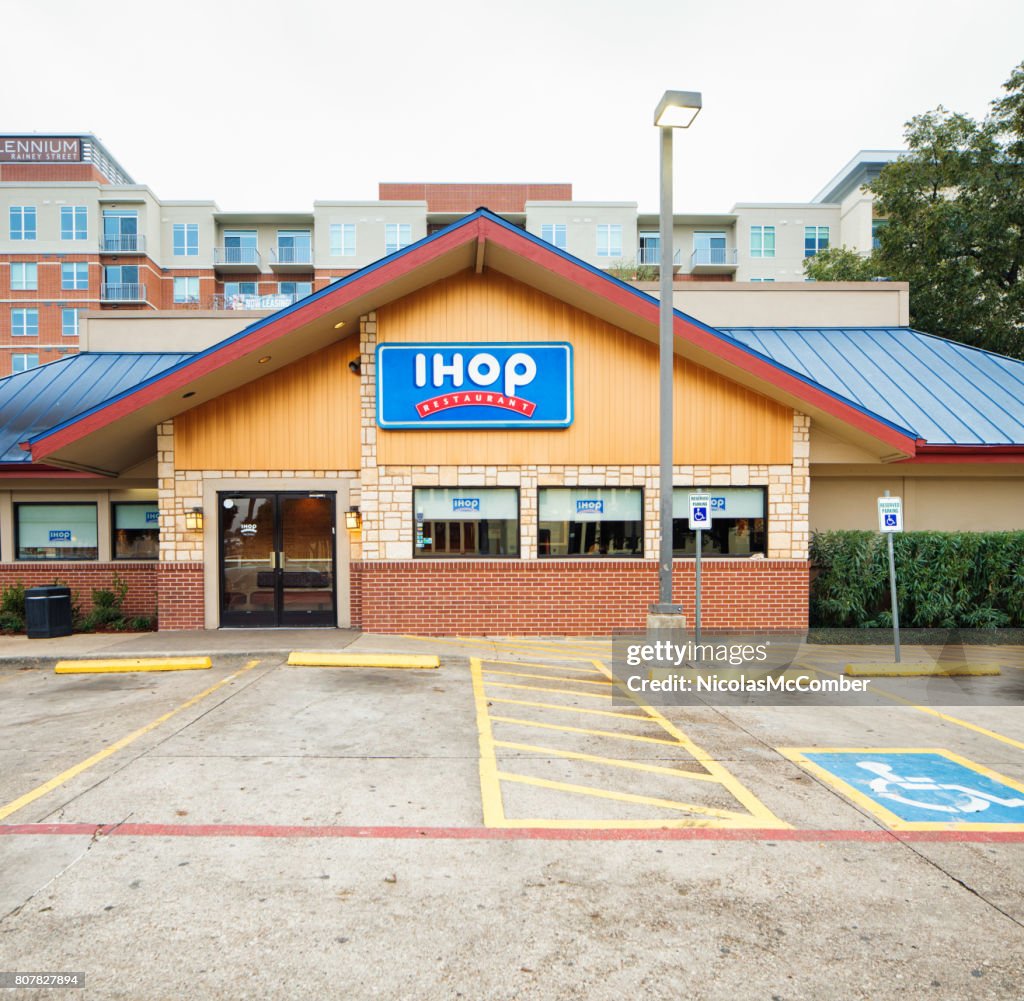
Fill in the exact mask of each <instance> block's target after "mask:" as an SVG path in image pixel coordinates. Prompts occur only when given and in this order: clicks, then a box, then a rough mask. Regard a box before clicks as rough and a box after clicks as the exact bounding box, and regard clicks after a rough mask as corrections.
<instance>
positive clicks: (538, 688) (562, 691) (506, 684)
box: [485, 681, 612, 702]
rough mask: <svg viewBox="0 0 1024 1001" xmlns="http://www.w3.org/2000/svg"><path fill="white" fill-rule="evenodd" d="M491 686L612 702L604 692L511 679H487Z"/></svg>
mask: <svg viewBox="0 0 1024 1001" xmlns="http://www.w3.org/2000/svg"><path fill="white" fill-rule="evenodd" d="M485 683H486V684H488V685H490V686H491V688H518V689H521V690H523V691H527V692H551V693H552V694H554V695H571V696H573V698H577V699H607V700H608V701H609V702H611V699H612V697H611V696H610V695H605V694H604V692H573V691H570V690H569V689H568V688H546V687H545V686H543V685H517V684H515V683H514V682H511V681H487V682H485Z"/></svg>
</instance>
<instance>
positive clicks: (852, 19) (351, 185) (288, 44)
mask: <svg viewBox="0 0 1024 1001" xmlns="http://www.w3.org/2000/svg"><path fill="white" fill-rule="evenodd" d="M0 18H2V23H3V25H4V35H5V36H6V38H7V44H5V45H4V47H3V49H4V54H3V62H2V64H0V73H2V74H3V84H2V86H0V112H2V114H0V131H20V130H26V131H39V132H47V131H76V130H82V131H91V132H93V133H94V134H96V135H97V136H99V138H100V139H101V140H102V141H103V142H104V143H105V145H106V146H107V148H108V149H109V150H110V151H111V152H112V153H113V155H114V156H115V157H116V158H117V159H118V160H119V161H120V162H121V163H122V165H123V166H124V167H125V169H126V170H127V171H128V172H129V173H130V174H131V175H132V176H133V177H134V178H135V180H136V181H138V182H140V183H144V184H148V185H149V186H150V187H151V188H152V189H153V191H154V192H156V194H157V195H158V196H159V197H161V198H165V199H181V198H211V199H213V200H214V201H216V202H217V203H218V204H219V205H220V207H221V208H222V209H231V210H236V209H282V210H283V209H289V210H303V209H305V210H308V209H309V208H311V206H312V202H313V200H314V199H330V198H341V199H374V198H376V197H377V182H378V181H563V182H564V181H568V182H571V183H572V184H573V193H574V196H575V197H576V198H578V199H594V200H609V201H616V200H619V201H638V202H639V203H640V208H641V209H649V210H654V209H656V206H657V190H658V189H657V183H658V182H657V164H658V160H657V133H656V130H655V128H654V127H653V125H652V114H653V110H654V106H655V105H656V104H657V102H658V99H659V97H660V96H661V94H662V92H663V91H665V90H666V89H678V90H699V91H701V92H702V93H703V96H704V108H703V111H702V112H701V114H700V116H699V117H698V118H697V121H696V122H695V123H694V125H693V127H692V128H691V129H689V130H688V131H679V132H677V133H676V143H675V148H676V186H675V190H676V211H677V212H678V211H700V212H716V211H725V210H727V209H729V208H730V207H731V206H732V205H733V203H734V202H737V201H806V200H808V199H810V198H811V197H812V196H813V195H815V194H816V193H817V191H818V190H820V189H821V188H822V187H824V185H825V184H826V182H827V181H828V180H829V179H830V178H831V177H832V176H833V175H834V174H836V173H837V172H838V171H839V169H840V168H841V167H842V166H843V165H844V164H845V163H846V162H847V161H848V160H849V159H850V158H851V157H852V156H853V155H854V154H855V153H856V152H857V150H859V149H887V148H896V147H899V146H900V145H901V137H902V131H903V124H904V122H906V120H907V119H908V118H909V117H911V116H912V115H914V114H917V113H919V112H922V111H925V110H927V109H929V108H933V107H935V106H936V105H938V104H943V105H945V106H947V107H950V108H953V109H956V110H961V111H965V112H968V113H970V114H973V115H982V114H984V112H985V111H986V110H987V107H988V102H989V101H990V100H991V99H992V98H994V97H997V96H998V95H999V94H1000V93H1001V85H1002V83H1003V82H1004V81H1005V80H1006V79H1007V78H1008V77H1009V75H1010V72H1011V71H1012V69H1013V67H1014V66H1015V65H1016V64H1017V63H1019V62H1020V61H1021V60H1022V59H1024V2H1021V0H973V2H971V3H969V4H964V3H963V2H956V3H953V2H950V0H886V2H882V3H879V2H862V3H859V4H851V3H839V2H834V0H816V2H810V0H773V2H765V0H759V2H754V0H727V2H724V0H717V2H716V0H514V2H508V0H506V2H503V3H497V2H494V0H422V2H411V0H389V2H387V3H381V2H373V0H360V2H358V3H353V2H349V0H335V2H320V0H285V2H282V0H274V2H267V0H245V2H238V0H203V2H197V0H173V2H172V0H164V2H161V3H155V2H152V0H150V2H144V3H138V4H134V5H129V6H127V7H125V6H121V7H118V8H117V9H114V8H111V9H110V10H108V11H105V10H104V9H103V8H102V7H98V6H97V5H96V4H95V3H92V2H85V0H82V2H76V0H45V2H41V0H0ZM14 39H17V40H18V43H17V44H11V42H12V40H14Z"/></svg>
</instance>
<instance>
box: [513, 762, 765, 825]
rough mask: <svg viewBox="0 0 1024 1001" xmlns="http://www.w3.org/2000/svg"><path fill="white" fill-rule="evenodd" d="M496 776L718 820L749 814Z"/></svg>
mask: <svg viewBox="0 0 1024 1001" xmlns="http://www.w3.org/2000/svg"><path fill="white" fill-rule="evenodd" d="M498 778H499V779H503V780H504V781H505V782H517V783H519V784H520V785H529V786H538V787H540V788H541V789H555V790H557V791H559V792H574V793H579V794H580V795H583V796H596V797H597V798H598V799H614V800H617V801H619V802H621V803H639V804H642V805H643V806H657V807H660V808H662V809H665V810H679V811H681V812H683V813H696V814H701V815H703V816H706V817H715V818H716V819H719V820H748V819H749V815H748V814H745V813H736V812H735V811H733V810H716V809H714V808H713V807H710V806H697V805H695V804H693V803H681V802H679V801H678V800H674V799H661V798H660V797H658V796H640V795H638V794H637V793H632V792H614V791H612V790H610V789H599V788H597V787H596V786H581V785H576V784H575V783H573V782H555V781H553V780H552V779H540V778H536V777H535V776H533V775H517V774H516V773H514V772H498Z"/></svg>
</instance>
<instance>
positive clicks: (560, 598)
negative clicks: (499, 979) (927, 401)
mask: <svg viewBox="0 0 1024 1001" xmlns="http://www.w3.org/2000/svg"><path fill="white" fill-rule="evenodd" d="M376 344H377V320H376V315H375V314H373V313H371V314H369V315H368V316H365V317H363V318H362V321H361V324H360V364H361V368H362V372H363V379H362V382H361V392H362V398H361V442H362V446H361V447H362V499H361V509H362V514H363V533H362V535H363V537H362V552H361V556H362V560H361V561H358V560H357V561H355V562H354V563H353V568H352V621H353V625H357V624H358V625H361V626H362V627H363V628H365V629H368V630H371V631H387V632H390V631H394V632H401V631H410V630H414V629H415V630H419V631H429V632H438V633H444V632H453V631H454V632H459V631H463V632H505V633H509V632H519V633H534V634H536V633H544V632H550V633H555V632H557V633H577V634H580V633H584V634H586V633H590V634H593V633H599V632H604V631H607V630H608V629H610V628H616V627H623V628H633V627H636V626H637V625H642V621H643V613H644V610H645V609H646V605H647V603H648V602H649V601H654V600H656V599H657V563H656V560H657V555H658V554H657V547H658V502H659V497H660V490H659V484H658V478H659V473H658V467H657V466H654V465H650V466H647V465H580V466H568V465H546V464H536V465H522V466H510V465H501V464H488V463H472V464H464V465H421V466H395V465H378V462H377V439H378V436H379V435H380V434H381V432H380V430H379V429H378V427H377V423H376V402H375V385H376V371H375V364H376V356H375V349H376ZM809 458H810V420H809V418H808V417H807V416H805V415H804V414H800V413H794V415H793V463H792V465H718V466H715V465H677V466H676V467H675V470H674V480H675V483H676V484H677V485H678V486H687V487H689V486H708V487H716V486H765V487H767V492H768V511H767V515H768V559H765V560H759V559H752V560H722V559H720V560H710V559H709V560H706V561H705V567H706V568H707V569H706V576H705V582H706V584H705V587H706V590H705V594H706V599H705V608H706V609H707V613H706V614H707V618H706V620H705V621H706V622H707V623H708V624H709V626H710V625H717V626H724V625H734V626H741V627H744V628H749V627H753V626H756V625H761V626H775V627H779V628H782V627H785V628H794V627H800V626H804V625H806V623H807V604H808V596H807V586H808V564H807V549H808V544H809V540H810V533H809V528H808V518H809V490H810V470H809ZM418 486H451V487H456V486H462V487H465V486H483V487H487V486H509V487H517V488H518V489H519V503H520V526H519V527H520V559H519V560H510V561H505V562H502V561H494V560H429V561H428V560H416V559H414V551H413V539H414V527H413V526H414V517H413V489H414V488H415V487H418ZM547 486H639V487H642V488H643V504H644V559H643V560H584V561H579V560H538V559H537V534H538V525H537V515H538V504H537V497H538V494H537V491H538V489H539V488H541V487H547ZM652 561H654V562H652ZM674 577H675V580H676V581H677V589H679V591H680V593H679V594H677V598H678V599H681V600H682V601H683V602H684V605H685V606H686V607H687V608H690V607H692V592H693V564H692V563H690V562H688V561H678V562H677V565H676V569H675V572H674Z"/></svg>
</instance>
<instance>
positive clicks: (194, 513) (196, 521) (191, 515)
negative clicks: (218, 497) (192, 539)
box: [185, 507, 203, 532]
mask: <svg viewBox="0 0 1024 1001" xmlns="http://www.w3.org/2000/svg"><path fill="white" fill-rule="evenodd" d="M185 528H186V529H188V531H190V532H201V531H202V530H203V509H202V508H201V507H194V508H192V510H191V511H186V512H185Z"/></svg>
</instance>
